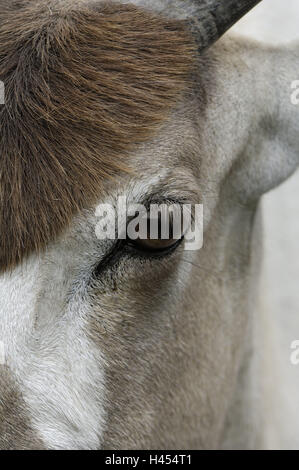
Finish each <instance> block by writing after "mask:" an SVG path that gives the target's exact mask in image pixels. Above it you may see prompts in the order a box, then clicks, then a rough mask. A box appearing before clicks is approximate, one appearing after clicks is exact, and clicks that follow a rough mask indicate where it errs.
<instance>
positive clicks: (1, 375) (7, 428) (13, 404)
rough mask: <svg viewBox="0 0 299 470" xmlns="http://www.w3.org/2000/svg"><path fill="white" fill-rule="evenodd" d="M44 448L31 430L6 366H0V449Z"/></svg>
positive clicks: (19, 394)
mask: <svg viewBox="0 0 299 470" xmlns="http://www.w3.org/2000/svg"><path fill="white" fill-rule="evenodd" d="M29 449H30V450H32V449H38V450H41V449H44V445H43V443H42V442H41V440H40V439H39V438H38V436H37V435H36V433H35V432H34V431H33V429H32V427H31V425H30V418H29V415H28V412H27V410H26V406H25V403H24V400H23V399H22V394H21V391H20V389H19V387H18V385H17V383H16V381H15V379H14V377H13V375H12V373H11V372H10V370H9V369H8V367H6V366H0V450H29Z"/></svg>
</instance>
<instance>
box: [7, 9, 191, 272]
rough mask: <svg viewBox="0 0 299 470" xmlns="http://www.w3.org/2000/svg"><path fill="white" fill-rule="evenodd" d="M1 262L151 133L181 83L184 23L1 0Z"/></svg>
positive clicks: (57, 223)
mask: <svg viewBox="0 0 299 470" xmlns="http://www.w3.org/2000/svg"><path fill="white" fill-rule="evenodd" d="M0 6H1V18H0V79H1V80H2V81H3V82H4V84H5V95H6V96H5V105H3V106H0V128H1V134H0V135H1V138H0V162H1V166H0V228H1V229H0V230H1V233H0V266H1V268H0V269H1V270H3V269H7V268H9V267H13V266H15V265H16V264H17V263H19V262H20V261H21V260H22V259H23V258H24V256H27V255H28V254H29V253H30V252H32V251H37V250H40V249H42V248H43V247H44V246H45V245H46V244H47V243H48V242H49V241H50V240H51V239H53V238H55V237H56V236H57V235H58V234H59V233H60V232H61V230H63V229H64V228H65V227H66V225H67V224H68V223H69V222H70V220H71V218H72V217H73V215H75V214H76V213H77V212H78V211H79V210H80V209H81V208H83V207H86V206H87V205H89V204H93V203H94V202H95V201H96V198H97V196H98V194H99V189H100V187H101V183H102V181H103V178H107V177H108V176H111V175H115V174H116V172H117V171H121V169H122V168H124V167H125V160H124V157H125V156H126V154H127V153H128V152H129V151H132V150H133V149H134V146H135V145H136V144H138V143H141V142H144V141H145V140H146V139H148V138H149V137H150V136H151V135H152V134H153V132H154V131H155V129H156V128H157V126H158V125H159V123H161V122H162V121H163V120H164V119H165V117H166V116H167V113H168V112H169V110H170V108H171V107H172V106H173V105H174V103H175V102H176V100H177V99H178V95H179V93H180V92H181V91H182V89H183V87H184V86H185V84H186V82H187V78H188V76H189V71H190V66H191V64H192V61H193V51H194V45H193V42H192V39H191V38H190V35H189V33H187V32H185V30H184V28H183V25H182V23H180V22H178V21H176V20H170V19H165V18H162V17H160V16H156V15H154V14H152V13H150V12H147V11H145V10H142V9H140V8H138V7H134V6H132V5H120V4H116V3H111V2H104V3H103V2H90V3H89V2H85V1H81V2H80V1H68V0H64V1H50V2H49V1H47V0H42V1H32V0H27V1H26V0H6V1H3V0H2V1H1V0H0Z"/></svg>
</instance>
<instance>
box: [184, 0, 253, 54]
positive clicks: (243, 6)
mask: <svg viewBox="0 0 299 470" xmlns="http://www.w3.org/2000/svg"><path fill="white" fill-rule="evenodd" d="M260 1H261V0H202V1H201V5H200V6H199V10H198V12H197V13H196V18H190V19H188V20H186V22H187V24H188V27H189V29H191V31H192V33H193V34H194V37H195V40H196V43H197V44H198V46H199V51H200V52H202V51H204V50H205V49H207V48H208V47H210V46H211V45H212V44H214V42H216V41H217V40H218V39H219V38H220V37H221V36H222V35H223V34H224V33H225V32H226V31H227V30H228V29H230V28H231V27H232V26H233V25H234V24H235V23H237V21H239V20H240V19H241V18H242V17H243V16H244V15H246V13H248V12H249V11H250V10H251V9H252V8H253V7H255V6H256V5H257V4H258V3H260Z"/></svg>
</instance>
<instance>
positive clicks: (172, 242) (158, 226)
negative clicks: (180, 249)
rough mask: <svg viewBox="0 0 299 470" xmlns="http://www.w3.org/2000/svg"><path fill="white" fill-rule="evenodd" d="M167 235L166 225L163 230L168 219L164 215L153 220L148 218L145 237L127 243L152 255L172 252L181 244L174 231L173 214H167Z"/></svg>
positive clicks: (137, 227) (128, 240)
mask: <svg viewBox="0 0 299 470" xmlns="http://www.w3.org/2000/svg"><path fill="white" fill-rule="evenodd" d="M167 218H168V220H167V227H168V229H167V233H166V236H165V225H164V230H163V223H164V224H165V222H166V219H165V215H164V219H163V217H161V214H159V216H158V218H157V219H155V220H153V219H151V218H150V217H148V218H147V231H146V234H145V236H143V237H137V238H136V239H134V240H132V239H130V238H128V239H127V243H128V244H129V245H130V246H131V247H133V248H135V249H138V250H139V251H143V252H145V253H146V252H147V253H149V252H151V253H152V254H155V253H157V254H159V253H160V254H161V253H163V252H167V251H170V250H171V249H172V248H174V247H175V246H176V245H178V244H179V242H180V241H181V239H182V238H181V239H178V238H175V237H174V230H173V216H172V214H171V213H168V214H167ZM152 225H154V226H155V230H154V231H152V230H151V226H152ZM136 229H137V230H139V224H138V225H137V226H136Z"/></svg>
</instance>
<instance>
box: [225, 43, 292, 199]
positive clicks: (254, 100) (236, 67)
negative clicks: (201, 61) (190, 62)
mask: <svg viewBox="0 0 299 470" xmlns="http://www.w3.org/2000/svg"><path fill="white" fill-rule="evenodd" d="M230 46H231V48H230ZM224 49H227V50H230V53H229V57H227V62H228V63H227V62H226V66H225V67H226V71H224V70H223V69H222V70H221V74H222V80H223V82H225V78H224V77H225V74H227V73H228V72H227V71H228V69H229V67H230V69H231V70H232V71H231V70H230V83H229V79H228V77H227V79H226V80H227V81H226V84H227V89H226V90H222V91H221V93H223V95H225V94H226V95H227V94H229V100H230V101H225V102H224V103H223V104H222V107H223V111H224V107H226V109H230V113H231V114H230V115H228V114H227V112H226V120H227V121H228V120H229V119H230V120H231V122H230V123H229V124H226V128H227V129H228V128H230V130H231V134H230V148H231V149H232V148H233V149H234V152H236V153H235V155H234V160H233V161H231V165H230V172H229V176H228V179H227V181H228V182H229V186H230V190H233V191H234V192H237V193H238V195H239V196H240V197H241V198H242V200H244V201H248V200H253V199H258V198H259V197H260V196H261V195H262V194H263V193H265V192H267V191H269V190H271V189H273V188H275V187H276V186H278V185H279V184H281V183H282V182H283V181H284V180H286V179H287V178H288V177H289V176H291V174H292V173H294V172H295V171H296V169H297V168H298V167H299V131H298V124H299V72H298V66H299V43H297V42H296V43H294V44H292V45H289V46H283V47H275V48H273V47H268V46H267V47H266V46H262V45H260V44H258V43H250V42H248V40H246V41H245V40H241V41H237V39H235V38H233V40H232V43H231V44H230V45H229V47H228V48H227V43H226V46H224V48H223V51H224ZM222 59H223V57H222ZM224 62H225V60H224ZM218 73H219V71H218ZM226 99H227V98H226ZM224 114H225V113H224ZM230 116H231V118H230ZM222 125H223V126H225V123H224V121H222ZM228 140H229V139H228ZM226 152H227V154H228V152H229V148H228V147H227V149H226Z"/></svg>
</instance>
